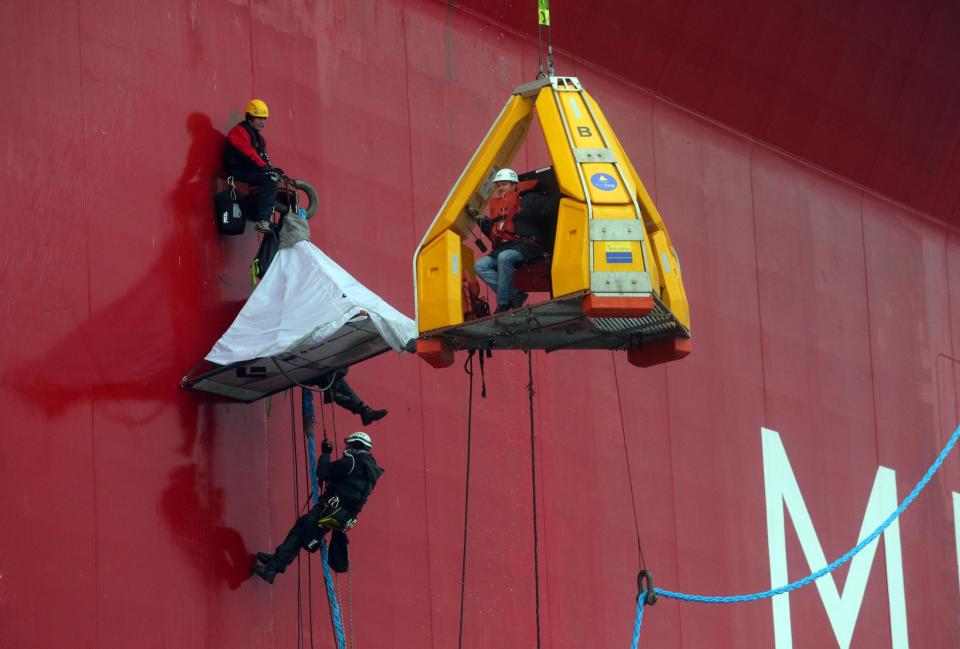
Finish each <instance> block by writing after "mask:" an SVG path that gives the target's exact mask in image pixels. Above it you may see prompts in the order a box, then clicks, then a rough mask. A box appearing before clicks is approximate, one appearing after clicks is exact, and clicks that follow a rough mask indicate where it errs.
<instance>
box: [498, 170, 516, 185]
mask: <svg viewBox="0 0 960 649" xmlns="http://www.w3.org/2000/svg"><path fill="white" fill-rule="evenodd" d="M501 181H508V182H511V183H518V182H520V178H519V177H518V176H517V172H516V171H514V170H513V169H510V168H509V167H504V168H503V169H500V170H499V171H498V172H497V173H496V174H495V175H494V176H493V182H494V184H496V183H498V182H501Z"/></svg>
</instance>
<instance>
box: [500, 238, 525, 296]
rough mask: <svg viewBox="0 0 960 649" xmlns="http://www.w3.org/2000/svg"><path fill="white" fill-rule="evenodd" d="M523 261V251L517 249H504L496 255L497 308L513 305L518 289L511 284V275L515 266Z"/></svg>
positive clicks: (514, 270) (515, 268) (514, 271)
mask: <svg viewBox="0 0 960 649" xmlns="http://www.w3.org/2000/svg"><path fill="white" fill-rule="evenodd" d="M521 263H523V253H521V252H520V251H519V250H512V249H511V250H504V251H503V252H501V253H500V254H499V255H497V308H498V309H502V308H509V307H511V306H513V301H514V299H516V298H517V297H518V296H519V294H520V291H518V290H517V289H516V288H514V286H513V275H514V274H515V273H516V272H517V266H519V265H520V264H521Z"/></svg>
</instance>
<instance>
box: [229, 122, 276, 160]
mask: <svg viewBox="0 0 960 649" xmlns="http://www.w3.org/2000/svg"><path fill="white" fill-rule="evenodd" d="M227 141H228V142H230V144H231V146H233V148H235V149H236V150H237V151H239V152H240V153H242V154H243V155H245V156H247V157H248V158H250V161H251V162H253V163H254V164H255V165H257V166H258V167H260V168H261V169H266V167H267V161H266V160H264V159H263V158H261V157H260V154H259V153H257V150H256V149H255V148H253V142H252V141H251V140H250V134H249V133H247V129H245V128H243V127H242V126H240V125H239V124H238V125H236V126H234V127H233V128H232V129H230V133H229V134H228V135H227Z"/></svg>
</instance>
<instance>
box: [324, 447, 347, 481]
mask: <svg viewBox="0 0 960 649" xmlns="http://www.w3.org/2000/svg"><path fill="white" fill-rule="evenodd" d="M352 464H353V459H352V458H341V459H339V460H336V461H334V462H331V461H330V454H329V453H321V454H320V457H319V458H318V459H317V481H318V482H330V481H331V480H332V481H336V480H340V479H342V478H343V477H345V476H346V475H347V473H348V472H349V470H350V466H351V465H352Z"/></svg>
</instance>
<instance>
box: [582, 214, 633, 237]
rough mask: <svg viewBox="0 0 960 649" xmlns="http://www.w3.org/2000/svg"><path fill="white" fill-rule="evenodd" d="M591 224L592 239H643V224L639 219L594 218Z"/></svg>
mask: <svg viewBox="0 0 960 649" xmlns="http://www.w3.org/2000/svg"><path fill="white" fill-rule="evenodd" d="M589 225H590V240H591V241H643V226H642V225H641V223H640V221H639V220H638V219H626V220H622V221H621V220H613V219H609V220H607V219H593V220H591V221H590V223H589Z"/></svg>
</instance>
